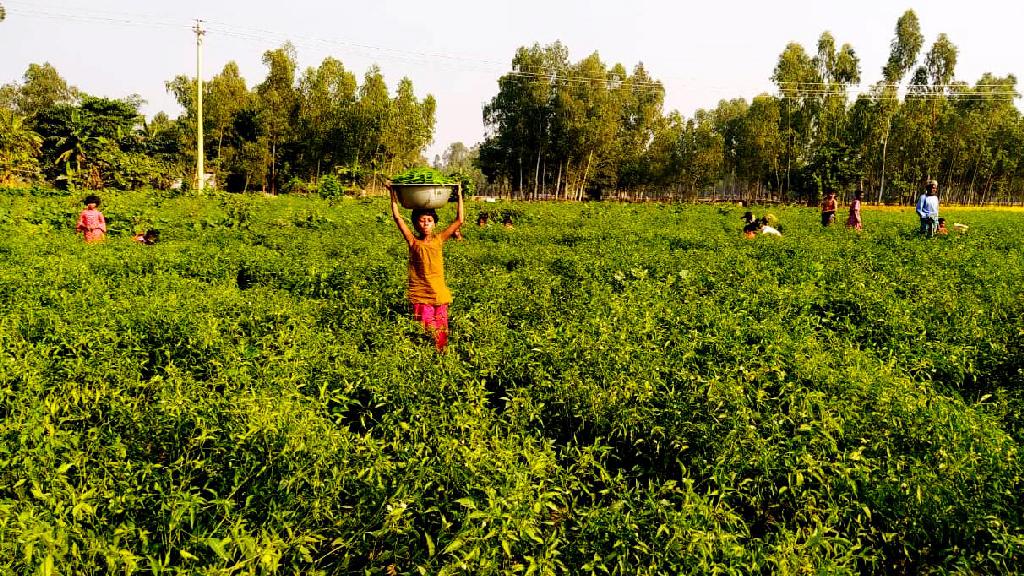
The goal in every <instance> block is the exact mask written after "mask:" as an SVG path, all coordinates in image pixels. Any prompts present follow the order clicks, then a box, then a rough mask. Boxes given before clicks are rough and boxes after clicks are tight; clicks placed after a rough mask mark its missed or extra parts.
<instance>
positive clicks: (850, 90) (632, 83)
mask: <svg viewBox="0 0 1024 576" xmlns="http://www.w3.org/2000/svg"><path fill="white" fill-rule="evenodd" d="M7 3H8V4H9V5H10V6H12V8H11V10H9V12H10V13H12V14H18V15H24V16H30V17H38V18H48V19H56V20H65V21H71V22H83V23H101V24H115V25H123V26H130V27H141V26H148V27H154V28H167V29H183V28H185V29H188V28H191V24H189V23H184V22H183V23H180V24H178V23H173V22H169V21H167V19H166V18H165V17H160V16H154V15H150V14H138V13H125V12H111V11H103V10H95V9H91V12H87V11H79V12H75V13H70V12H67V11H66V10H61V9H59V8H50V7H48V6H45V5H42V6H40V4H39V3H38V2H31V3H30V2H26V1H24V0H7ZM205 23H206V24H207V26H208V28H207V32H208V33H211V34H213V35H220V36H224V37H229V38H236V39H240V40H246V41H252V42H257V43H259V44H267V43H268V40H276V42H278V43H284V42H291V43H292V44H295V45H304V46H321V47H342V48H346V49H348V50H353V51H357V52H361V53H364V54H366V55H374V56H375V57H377V58H385V59H387V60H398V61H403V62H410V63H413V64H427V65H435V66H436V65H438V64H442V65H447V66H457V67H461V69H468V68H469V67H470V66H472V67H473V68H474V69H475V71H479V72H493V73H498V74H501V77H519V78H527V79H546V80H548V81H549V82H550V83H552V84H567V85H570V86H571V85H588V84H594V83H599V84H604V85H608V86H610V87H612V88H615V89H617V88H619V87H621V86H628V87H629V89H630V91H632V92H642V91H651V92H657V93H662V94H664V93H665V87H664V84H663V83H662V81H660V80H649V81H648V80H636V79H630V78H628V77H626V78H621V77H616V76H613V75H610V76H608V77H593V76H584V75H578V74H574V73H573V72H572V71H571V70H568V71H567V70H564V69H562V68H550V67H545V66H532V67H530V68H526V69H515V68H513V69H512V70H507V66H508V64H507V63H504V62H498V61H494V60H487V59H480V58H469V57H465V56H460V55H453V54H447V53H443V52H424V51H417V50H406V49H397V48H389V47H384V46H376V45H371V44H363V43H358V42H351V41H346V40H341V39H335V38H321V37H315V36H306V35H301V34H298V35H296V34H285V33H281V32H277V31H274V30H269V29H264V28H252V27H245V26H237V25H233V24H230V23H227V22H222V21H216V20H213V21H205ZM667 79H668V80H672V81H673V82H672V83H673V84H674V85H679V86H680V87H682V88H693V87H695V86H694V85H690V84H681V85H680V84H678V80H679V78H673V77H669V78H667ZM776 84H777V85H778V87H779V88H778V91H777V93H780V94H782V95H783V96H788V94H786V92H787V91H788V90H793V91H796V92H797V94H796V96H798V97H813V96H840V95H843V96H853V97H856V98H868V99H873V100H879V99H885V98H888V97H889V96H888V95H884V94H875V91H877V90H882V89H886V88H892V89H896V90H899V89H900V88H902V86H901V85H898V84H882V83H879V84H875V85H870V86H865V85H864V84H860V83H858V84H854V83H829V82H795V81H793V82H791V81H782V82H776ZM698 87H699V88H701V89H708V87H706V86H698ZM915 88H917V89H922V88H923V89H927V90H934V89H951V90H956V92H954V93H951V94H945V93H940V94H932V93H928V94H922V93H920V92H914V89H915ZM979 88H1001V89H1002V90H996V91H984V92H960V91H959V90H965V89H972V90H976V89H979ZM732 89H733V88H732V87H720V90H722V91H725V90H732ZM1003 96H1005V97H1009V98H1018V97H1020V94H1019V93H1017V92H1016V91H1015V90H1012V89H1011V90H1007V85H1006V84H976V85H974V86H970V85H967V84H963V83H956V84H934V85H916V84H910V85H907V94H906V97H907V98H911V97H913V98H918V99H921V98H925V99H929V98H932V99H933V98H949V99H968V100H969V99H987V98H993V97H1003Z"/></svg>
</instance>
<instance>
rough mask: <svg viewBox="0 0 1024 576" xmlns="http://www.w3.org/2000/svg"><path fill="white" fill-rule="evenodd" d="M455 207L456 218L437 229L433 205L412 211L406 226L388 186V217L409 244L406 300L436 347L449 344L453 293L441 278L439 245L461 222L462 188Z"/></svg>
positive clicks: (392, 192)
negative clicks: (450, 308) (442, 227)
mask: <svg viewBox="0 0 1024 576" xmlns="http://www.w3.org/2000/svg"><path fill="white" fill-rule="evenodd" d="M458 194H459V203H458V211H457V215H456V217H455V221H454V222H452V223H451V224H449V225H448V227H447V228H445V229H444V230H441V231H440V232H436V231H435V230H436V227H437V212H435V211H434V209H433V208H426V209H424V208H417V209H415V210H413V211H412V225H413V228H414V229H415V233H414V232H413V231H412V230H410V229H409V226H408V225H407V224H406V223H405V219H404V218H402V213H401V212H400V211H399V208H398V197H397V196H396V195H395V191H394V190H391V217H392V218H394V220H395V224H396V225H397V226H398V230H399V231H400V232H401V233H402V237H403V238H405V241H406V243H407V244H408V245H409V302H410V303H411V304H412V314H413V318H415V319H416V320H418V321H419V322H421V323H422V324H423V327H424V328H426V329H427V331H428V332H430V334H431V335H432V336H433V337H434V345H435V346H436V347H437V350H438V351H442V350H444V348H445V346H446V345H447V344H448V305H449V304H451V301H452V293H451V291H450V290H448V286H447V285H446V284H445V281H444V256H443V254H442V251H441V246H442V244H444V242H445V240H448V239H449V238H451V237H452V236H454V235H455V233H456V232H457V231H458V230H459V228H460V227H461V226H462V222H463V219H464V218H465V212H464V208H463V205H462V190H461V188H460V189H459V192H458Z"/></svg>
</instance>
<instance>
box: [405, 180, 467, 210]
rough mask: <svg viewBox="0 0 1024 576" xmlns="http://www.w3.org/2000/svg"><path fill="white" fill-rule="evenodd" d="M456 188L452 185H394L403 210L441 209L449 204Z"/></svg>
mask: <svg viewBox="0 0 1024 576" xmlns="http://www.w3.org/2000/svg"><path fill="white" fill-rule="evenodd" d="M454 188H455V186H453V185H451V184H392V185H391V189H392V190H394V191H395V196H396V197H397V198H398V203H399V204H401V205H402V207H403V208H408V209H415V208H441V207H443V206H444V205H445V204H447V203H448V198H449V197H450V196H451V195H452V190H453V189H454Z"/></svg>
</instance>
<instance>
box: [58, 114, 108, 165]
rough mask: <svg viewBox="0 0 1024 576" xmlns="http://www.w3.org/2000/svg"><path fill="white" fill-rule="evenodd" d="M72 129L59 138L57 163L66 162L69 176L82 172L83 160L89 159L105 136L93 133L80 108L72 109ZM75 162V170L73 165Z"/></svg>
mask: <svg viewBox="0 0 1024 576" xmlns="http://www.w3.org/2000/svg"><path fill="white" fill-rule="evenodd" d="M70 120H71V121H70V123H69V124H70V126H69V128H70V130H68V133H67V134H64V135H62V136H61V137H60V138H59V139H58V140H57V145H56V148H57V150H58V151H59V153H58V155H57V161H56V162H55V164H60V163H64V174H65V176H67V177H68V178H70V177H71V176H73V175H75V174H77V173H79V172H81V170H82V162H84V161H86V160H87V159H88V154H89V153H91V151H92V150H94V149H95V148H96V147H97V146H99V145H101V144H103V140H104V139H103V138H102V137H98V136H94V135H93V134H91V132H92V130H90V129H89V127H88V126H87V125H86V124H85V122H83V121H82V113H81V110H79V109H78V108H73V109H72V110H71V118H70ZM72 163H73V164H74V170H72V168H71V165H72Z"/></svg>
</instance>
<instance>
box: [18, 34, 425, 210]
mask: <svg viewBox="0 0 1024 576" xmlns="http://www.w3.org/2000/svg"><path fill="white" fill-rule="evenodd" d="M263 63H264V65H265V66H266V67H267V76H266V78H265V79H264V80H263V82H261V83H259V84H257V85H256V86H253V87H252V88H248V87H247V86H246V81H245V79H244V78H242V77H241V75H240V74H239V70H238V66H237V64H235V63H234V62H229V63H227V64H226V65H225V66H224V68H223V70H221V72H219V73H218V74H216V75H215V76H213V77H212V78H211V79H209V81H204V83H203V131H204V138H203V140H204V142H203V144H204V149H205V150H204V152H205V156H206V157H205V158H204V161H205V164H206V166H207V169H208V170H209V171H210V172H211V173H213V174H214V175H215V178H216V180H215V181H216V182H217V184H218V185H219V186H220V187H222V188H226V189H227V190H231V191H243V190H262V191H266V192H271V193H278V192H288V191H297V190H305V189H309V188H310V187H315V186H317V185H319V184H320V183H321V181H322V180H323V177H324V176H330V178H331V179H333V180H334V181H335V182H336V183H338V184H340V185H341V186H343V187H344V186H348V187H351V188H356V187H358V188H366V187H373V186H375V185H377V184H378V183H380V182H381V181H382V180H383V178H386V176H387V175H388V174H391V173H393V172H395V171H397V170H400V169H402V168H405V167H407V166H411V165H415V164H421V163H424V162H425V161H424V160H423V158H422V151H423V150H424V149H425V148H426V146H427V145H429V144H430V142H431V141H432V139H433V133H434V122H435V120H434V111H435V108H436V102H435V100H434V97H433V96H430V95H427V96H425V97H423V98H422V99H420V98H417V97H416V94H415V92H414V87H413V84H412V82H411V81H410V80H409V79H408V78H403V79H401V80H400V81H399V83H398V86H397V87H396V88H395V90H394V94H393V95H392V91H391V90H390V89H389V87H388V86H387V84H386V82H385V81H384V77H383V75H382V73H381V71H380V69H379V68H377V67H371V68H370V69H369V70H368V71H367V72H366V73H365V75H364V76H363V78H362V83H360V82H358V81H357V79H356V76H355V74H354V73H353V72H351V71H349V70H347V69H346V68H345V66H344V65H343V64H342V63H341V62H340V61H339V60H337V59H334V58H330V57H328V58H325V59H324V60H323V62H322V63H321V64H320V65H319V66H318V67H316V68H313V67H310V68H308V69H306V70H305V71H304V72H302V73H301V75H300V74H298V72H297V64H296V55H295V49H294V47H293V46H291V45H290V44H285V45H284V46H282V47H281V48H278V49H276V50H269V51H267V52H265V53H264V55H263ZM166 87H167V90H168V91H169V92H171V93H172V94H174V96H175V97H176V99H177V101H178V103H179V104H180V105H181V107H182V109H183V112H182V113H181V114H180V115H179V116H178V117H177V118H175V119H173V120H172V119H171V118H169V117H168V115H167V114H165V113H162V112H161V113H158V114H156V115H155V116H154V117H153V118H152V119H151V120H149V121H147V120H146V119H145V118H143V116H142V115H141V114H140V113H139V108H140V106H141V105H142V104H143V102H142V100H141V99H139V98H138V97H136V96H131V97H128V98H124V99H110V98H101V97H95V96H90V95H87V94H83V93H81V92H80V91H79V90H77V89H76V88H74V87H71V86H68V84H67V83H66V82H65V81H64V79H63V78H61V76H60V75H59V73H58V72H57V70H56V69H54V68H53V66H51V65H49V64H31V65H29V67H28V70H27V71H26V72H25V75H24V78H23V82H21V83H20V84H7V85H4V86H2V87H0V184H5V183H7V184H10V183H15V182H33V181H39V180H43V181H46V182H47V183H49V184H51V185H58V186H67V187H79V188H86V189H96V188H102V187H119V188H138V187H144V186H153V187H160V188H166V187H170V186H174V185H175V184H176V182H177V183H178V184H181V185H183V186H185V187H187V186H188V185H189V183H190V182H193V181H195V173H194V170H195V169H194V166H195V161H196V148H197V147H196V122H197V119H198V114H197V110H196V104H197V99H196V88H197V80H196V78H194V77H188V76H177V77H175V78H173V79H172V80H170V81H168V82H167V83H166Z"/></svg>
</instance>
